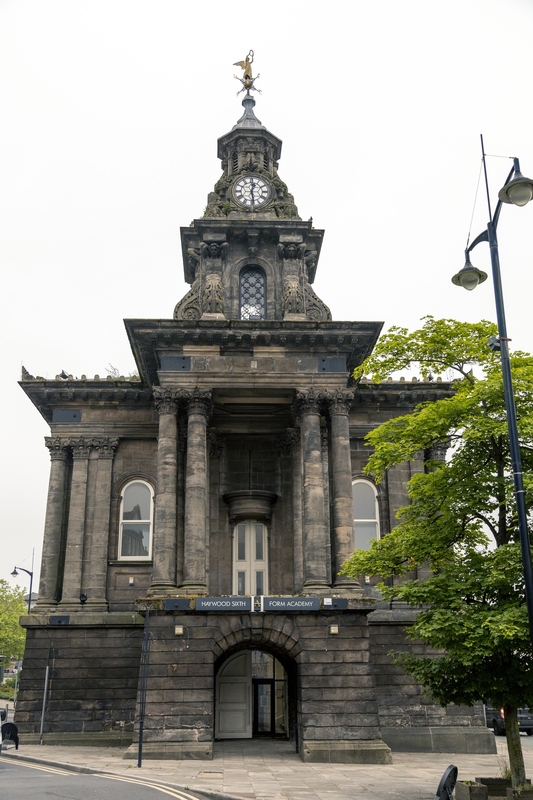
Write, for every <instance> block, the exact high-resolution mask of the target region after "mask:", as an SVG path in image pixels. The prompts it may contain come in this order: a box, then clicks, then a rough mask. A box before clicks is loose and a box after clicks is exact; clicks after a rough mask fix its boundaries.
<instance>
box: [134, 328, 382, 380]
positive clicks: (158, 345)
mask: <svg viewBox="0 0 533 800" xmlns="http://www.w3.org/2000/svg"><path fill="white" fill-rule="evenodd" d="M124 324H125V326H126V330H127V332H128V337H129V340H130V344H131V347H132V350H133V353H134V355H135V360H136V362H137V366H138V368H139V371H140V374H141V376H142V378H143V379H144V381H145V384H151V385H158V384H159V377H158V370H159V369H160V365H159V354H160V353H165V352H166V353H173V354H179V353H181V352H183V348H184V347H187V348H189V349H190V348H191V347H205V346H210V347H220V348H221V349H222V350H223V351H225V353H226V354H227V353H228V352H230V351H231V353H234V354H235V355H239V353H241V352H242V353H246V354H249V353H250V351H251V350H253V348H254V347H261V348H269V347H272V348H280V347H283V348H285V352H286V354H287V355H289V354H296V355H299V354H302V355H313V354H317V355H318V354H320V355H322V356H329V355H331V356H334V357H341V358H346V366H347V372H348V374H351V373H352V372H353V370H354V369H355V367H357V366H359V364H361V362H362V361H363V360H364V359H365V358H366V357H367V356H369V355H370V353H371V352H372V349H373V347H374V345H375V343H376V341H377V339H378V336H379V333H380V331H381V327H382V323H381V322H334V321H328V322H311V321H308V320H299V321H281V320H254V321H251V320H220V319H217V320H207V319H201V320H145V319H139V320H137V319H129V320H125V321H124Z"/></svg>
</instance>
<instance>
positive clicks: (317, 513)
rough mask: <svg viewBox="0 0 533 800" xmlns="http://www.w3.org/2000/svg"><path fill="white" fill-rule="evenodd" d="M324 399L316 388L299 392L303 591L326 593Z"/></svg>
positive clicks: (327, 587) (306, 592)
mask: <svg viewBox="0 0 533 800" xmlns="http://www.w3.org/2000/svg"><path fill="white" fill-rule="evenodd" d="M323 400H324V393H323V392H315V390H314V389H308V390H307V391H299V392H297V395H296V408H297V411H298V415H299V417H300V420H301V422H300V424H301V440H302V460H303V524H302V532H303V568H304V585H303V589H302V591H303V593H304V594H310V593H321V592H322V593H323V592H326V591H328V589H330V583H329V568H328V564H327V552H328V548H327V542H328V535H327V531H326V521H325V514H324V480H323V472H322V451H321V434H320V412H321V407H322V404H323Z"/></svg>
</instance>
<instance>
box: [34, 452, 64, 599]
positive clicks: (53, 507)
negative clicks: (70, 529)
mask: <svg viewBox="0 0 533 800" xmlns="http://www.w3.org/2000/svg"><path fill="white" fill-rule="evenodd" d="M44 441H45V444H46V447H47V448H48V450H49V451H50V461H51V463H50V480H49V483H48V501H47V504H46V516H45V521H44V540H43V555H42V560H41V578H40V582H39V599H38V601H37V603H36V607H37V606H38V607H39V608H44V607H46V606H55V605H56V604H57V601H58V590H59V565H60V561H61V534H62V530H63V519H64V514H65V503H66V490H67V473H68V450H67V447H66V446H65V442H64V441H63V440H62V439H60V438H59V437H56V438H52V437H51V436H47V437H46V438H45V440H44Z"/></svg>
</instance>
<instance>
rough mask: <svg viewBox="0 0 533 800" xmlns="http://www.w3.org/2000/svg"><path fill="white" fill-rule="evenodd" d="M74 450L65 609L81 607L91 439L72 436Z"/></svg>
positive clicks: (65, 575) (71, 443)
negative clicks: (73, 437)
mask: <svg viewBox="0 0 533 800" xmlns="http://www.w3.org/2000/svg"><path fill="white" fill-rule="evenodd" d="M69 446H70V448H71V450H72V458H73V464H72V483H71V487H70V503H69V510H68V526H67V541H66V548H65V569H64V574H63V591H62V595H61V602H60V604H59V605H60V606H61V607H62V610H63V611H80V610H81V601H80V594H81V577H82V568H83V548H84V544H85V519H86V506H87V479H88V474H89V456H90V453H91V448H92V441H91V440H88V439H84V438H83V436H80V438H79V439H69Z"/></svg>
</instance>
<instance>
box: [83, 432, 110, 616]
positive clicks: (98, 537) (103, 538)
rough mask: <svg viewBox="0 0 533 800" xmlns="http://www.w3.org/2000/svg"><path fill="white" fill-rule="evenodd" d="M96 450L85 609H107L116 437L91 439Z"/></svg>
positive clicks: (87, 556)
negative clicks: (92, 516) (96, 458)
mask: <svg viewBox="0 0 533 800" xmlns="http://www.w3.org/2000/svg"><path fill="white" fill-rule="evenodd" d="M92 444H93V447H94V448H96V450H97V451H98V461H97V467H96V486H95V503H94V519H93V527H92V531H91V535H90V536H89V538H88V541H87V543H86V561H85V567H84V573H83V582H82V591H83V594H85V595H87V600H86V602H85V605H84V610H85V611H89V610H90V611H107V608H108V605H107V559H108V545H109V512H110V508H111V486H112V479H113V457H114V455H115V450H116V449H117V446H118V439H109V438H108V437H107V436H105V437H103V438H102V439H93V440H92Z"/></svg>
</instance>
